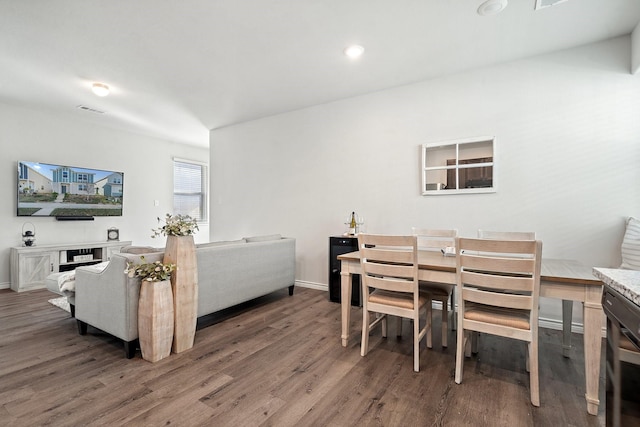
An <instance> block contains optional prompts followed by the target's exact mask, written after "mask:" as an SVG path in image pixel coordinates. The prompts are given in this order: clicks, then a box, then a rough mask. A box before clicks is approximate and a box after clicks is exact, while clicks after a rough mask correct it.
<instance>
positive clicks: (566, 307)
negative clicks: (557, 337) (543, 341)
mask: <svg viewBox="0 0 640 427" xmlns="http://www.w3.org/2000/svg"><path fill="white" fill-rule="evenodd" d="M572 320H573V301H572V300H566V299H563V300H562V355H563V356H564V357H569V356H570V355H571V322H572Z"/></svg>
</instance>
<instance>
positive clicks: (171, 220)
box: [151, 214, 199, 238]
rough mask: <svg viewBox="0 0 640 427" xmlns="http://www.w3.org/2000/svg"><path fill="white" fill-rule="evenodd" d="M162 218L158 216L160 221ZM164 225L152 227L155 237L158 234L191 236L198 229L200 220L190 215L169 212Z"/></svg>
mask: <svg viewBox="0 0 640 427" xmlns="http://www.w3.org/2000/svg"><path fill="white" fill-rule="evenodd" d="M161 221H162V220H161V219H160V218H158V222H161ZM164 223H165V224H164V225H163V226H162V227H160V228H157V229H152V230H151V231H152V232H153V235H152V236H151V237H153V238H155V237H158V236H191V235H192V234H194V233H195V232H196V230H199V229H198V222H197V221H196V220H195V219H193V218H191V217H190V216H189V215H180V214H178V215H171V214H167V215H166V217H165V220H164Z"/></svg>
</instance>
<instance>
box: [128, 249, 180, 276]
mask: <svg viewBox="0 0 640 427" xmlns="http://www.w3.org/2000/svg"><path fill="white" fill-rule="evenodd" d="M140 261H143V264H134V263H132V262H128V263H127V268H126V269H125V270H124V274H126V275H127V276H129V277H131V278H133V277H139V278H141V279H142V280H143V281H146V282H162V281H163V280H169V279H170V278H171V273H173V272H174V271H175V270H176V268H177V267H176V265H175V264H163V263H162V261H156V262H150V263H144V256H143V255H140Z"/></svg>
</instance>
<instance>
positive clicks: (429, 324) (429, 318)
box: [425, 298, 433, 348]
mask: <svg viewBox="0 0 640 427" xmlns="http://www.w3.org/2000/svg"><path fill="white" fill-rule="evenodd" d="M432 305H433V301H432V300H431V298H429V301H428V302H427V317H426V319H425V321H426V322H427V348H433V339H432V329H433V328H432V326H433V307H432Z"/></svg>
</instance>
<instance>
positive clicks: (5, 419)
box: [0, 288, 605, 427]
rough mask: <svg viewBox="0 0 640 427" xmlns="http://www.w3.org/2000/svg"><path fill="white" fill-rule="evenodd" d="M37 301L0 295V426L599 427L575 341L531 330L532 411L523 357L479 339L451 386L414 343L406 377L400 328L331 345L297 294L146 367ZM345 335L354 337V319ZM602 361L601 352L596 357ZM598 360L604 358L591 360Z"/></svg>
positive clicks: (226, 320) (443, 366) (224, 320)
mask: <svg viewBox="0 0 640 427" xmlns="http://www.w3.org/2000/svg"><path fill="white" fill-rule="evenodd" d="M53 297H54V295H53V294H52V293H50V292H48V291H47V290H37V291H31V292H24V293H16V292H13V291H11V290H0V425H3V426H5V425H6V426H35V425H50V426H83V425H130V426H138V425H141V426H159V425H176V426H201V425H211V426H213V425H215V426H374V425H375V426H432V425H433V426H509V427H513V426H602V425H604V413H605V409H604V407H605V404H604V402H605V397H604V365H603V367H602V369H601V386H600V390H601V397H600V401H601V405H600V412H599V415H598V416H597V417H596V416H590V415H588V414H587V411H586V403H585V400H584V391H585V390H584V360H583V355H582V337H581V336H576V337H575V338H574V344H575V348H574V350H573V354H572V357H571V358H570V359H566V358H564V357H563V356H562V346H561V334H560V332H559V331H552V330H548V329H540V375H541V377H540V390H541V394H540V397H541V406H540V407H539V408H535V407H533V406H532V405H531V404H530V401H529V377H528V374H527V373H526V371H525V368H524V365H525V362H524V361H525V357H524V355H525V346H524V344H520V343H517V342H512V341H509V340H504V339H499V338H494V337H489V336H482V337H481V340H480V346H479V354H478V356H474V357H472V358H470V359H466V361H465V365H464V376H463V382H462V384H460V385H458V384H455V382H454V380H453V376H454V369H455V335H454V333H450V336H449V343H450V344H449V348H447V349H444V350H443V349H441V347H440V346H439V343H440V336H439V332H438V331H439V322H437V323H436V327H435V328H434V337H433V342H434V348H433V349H432V350H427V349H426V347H425V346H424V341H423V342H422V347H421V352H420V369H421V370H420V372H418V373H415V372H413V368H412V366H413V361H412V357H413V353H412V340H411V336H410V334H411V328H410V326H409V325H408V324H406V325H405V327H404V332H405V336H404V337H402V338H400V339H397V338H396V337H395V329H394V326H395V322H390V323H391V324H390V331H389V338H387V339H382V338H381V337H380V332H379V330H378V331H374V332H373V333H372V337H371V343H370V346H371V347H370V352H369V354H368V355H367V356H366V357H361V356H360V342H359V338H360V336H359V333H358V334H354V336H353V337H352V338H351V340H350V343H349V346H348V347H347V348H343V347H342V346H341V345H340V305H339V304H336V303H332V302H329V301H328V299H327V294H326V292H321V291H317V290H311V289H304V288H296V290H295V293H294V295H293V296H292V297H290V296H288V294H287V291H286V290H283V291H281V292H276V293H274V294H272V295H269V296H267V297H264V298H260V299H258V300H256V301H255V302H253V303H251V304H244V305H242V306H241V307H239V308H237V309H234V310H227V311H225V312H224V313H221V314H219V315H215V316H209V317H207V318H204V319H200V320H199V329H198V331H197V332H196V343H195V346H194V348H193V349H191V350H189V351H187V352H184V353H182V354H173V355H171V356H170V357H169V358H167V359H163V360H161V361H159V362H157V363H149V362H146V361H144V360H143V359H141V357H140V353H139V351H138V353H137V355H136V357H135V358H134V359H130V360H127V359H125V357H124V350H123V346H122V343H121V342H119V341H118V340H117V339H115V338H112V337H110V336H109V335H106V334H104V333H102V332H100V331H98V330H96V329H94V328H92V327H89V331H88V334H87V335H86V336H80V335H78V332H77V329H76V322H75V320H74V319H72V318H71V317H70V315H69V314H68V313H66V312H64V311H63V310H61V309H59V308H57V307H54V306H53V305H51V304H49V303H48V302H47V300H48V299H50V298H53ZM352 319H353V327H354V328H355V327H356V325H357V328H358V330H359V323H360V322H361V317H360V311H359V310H358V311H357V312H356V311H354V313H353V316H352ZM603 349H604V345H603ZM603 360H604V359H603Z"/></svg>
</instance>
